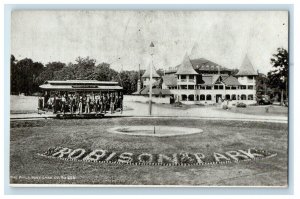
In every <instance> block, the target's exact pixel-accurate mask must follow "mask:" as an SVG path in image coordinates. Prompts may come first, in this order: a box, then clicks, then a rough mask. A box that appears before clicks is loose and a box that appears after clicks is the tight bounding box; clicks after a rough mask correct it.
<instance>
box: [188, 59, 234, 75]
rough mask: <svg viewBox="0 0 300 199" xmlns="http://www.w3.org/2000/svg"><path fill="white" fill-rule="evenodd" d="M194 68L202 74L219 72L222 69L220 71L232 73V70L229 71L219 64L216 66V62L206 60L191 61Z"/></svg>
mask: <svg viewBox="0 0 300 199" xmlns="http://www.w3.org/2000/svg"><path fill="white" fill-rule="evenodd" d="M191 62H192V65H193V67H194V68H195V70H196V71H199V72H202V71H218V70H219V69H218V68H220V71H221V72H222V71H232V70H231V69H228V68H226V67H223V66H220V65H219V64H216V63H215V62H212V61H209V60H207V59H204V58H199V59H192V60H191Z"/></svg>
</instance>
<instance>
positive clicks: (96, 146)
mask: <svg viewBox="0 0 300 199" xmlns="http://www.w3.org/2000/svg"><path fill="white" fill-rule="evenodd" d="M288 32H289V21H288V11H159V10H155V11H151V10H139V11H137V10H135V11H130V10H128V11H124V10H123V11H121V10H110V11H101V10H98V11H97V10H93V11H89V10H77V11H75V10H74V11H63V10H51V11H49V10H48V11H47V10H39V11H38V10H35V11H33V10H15V11H13V12H12V13H11V37H10V38H11V41H10V42H11V53H10V54H11V57H10V80H11V82H10V89H11V90H10V157H9V158H10V164H9V169H10V173H9V177H10V185H11V186H24V185H25V186H38V185H49V186H53V185H55V186H59V185H64V186H65V185H69V186H72V185H85V186H205V187H207V186H218V187H224V186H232V187H237V186H245V187H253V186H255V187H287V186H288V106H289V104H288V101H289V100H288V99H289V98H288V96H289V93H288V82H289V77H288V71H289V52H288V49H289V43H288Z"/></svg>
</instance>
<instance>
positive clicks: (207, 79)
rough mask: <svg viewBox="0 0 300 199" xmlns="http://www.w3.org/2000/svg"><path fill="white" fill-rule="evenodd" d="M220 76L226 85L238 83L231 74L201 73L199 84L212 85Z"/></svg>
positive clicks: (236, 84)
mask: <svg viewBox="0 0 300 199" xmlns="http://www.w3.org/2000/svg"><path fill="white" fill-rule="evenodd" d="M220 77H221V81H222V82H223V83H224V84H225V85H227V86H238V85H240V83H239V81H238V79H237V78H236V77H233V76H228V75H202V82H200V83H199V84H200V85H203V86H212V85H214V84H215V83H216V81H217V80H218V79H219V78H220Z"/></svg>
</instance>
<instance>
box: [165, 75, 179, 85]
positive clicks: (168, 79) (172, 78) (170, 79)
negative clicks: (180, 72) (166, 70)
mask: <svg viewBox="0 0 300 199" xmlns="http://www.w3.org/2000/svg"><path fill="white" fill-rule="evenodd" d="M162 78H163V83H164V84H165V85H166V86H177V76H176V75H175V74H171V75H165V76H163V77H162Z"/></svg>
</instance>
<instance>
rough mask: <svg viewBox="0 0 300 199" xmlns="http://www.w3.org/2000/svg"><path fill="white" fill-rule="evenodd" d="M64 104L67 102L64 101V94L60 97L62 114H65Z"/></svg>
mask: <svg viewBox="0 0 300 199" xmlns="http://www.w3.org/2000/svg"><path fill="white" fill-rule="evenodd" d="M66 102H67V99H66V95H65V94H64V95H63V96H62V97H61V111H62V112H63V114H65V111H66Z"/></svg>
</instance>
